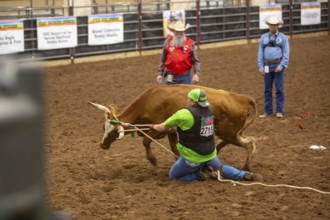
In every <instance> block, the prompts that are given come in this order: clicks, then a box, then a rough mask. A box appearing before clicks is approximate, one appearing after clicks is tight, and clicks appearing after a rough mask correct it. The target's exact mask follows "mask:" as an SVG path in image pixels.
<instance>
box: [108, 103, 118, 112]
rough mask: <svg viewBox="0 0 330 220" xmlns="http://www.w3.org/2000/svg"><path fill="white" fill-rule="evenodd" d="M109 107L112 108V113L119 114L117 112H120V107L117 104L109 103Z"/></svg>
mask: <svg viewBox="0 0 330 220" xmlns="http://www.w3.org/2000/svg"><path fill="white" fill-rule="evenodd" d="M109 109H110V110H111V113H112V114H113V115H117V113H118V107H117V106H116V105H115V104H110V105H109Z"/></svg>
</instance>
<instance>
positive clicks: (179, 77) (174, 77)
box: [164, 71, 192, 85]
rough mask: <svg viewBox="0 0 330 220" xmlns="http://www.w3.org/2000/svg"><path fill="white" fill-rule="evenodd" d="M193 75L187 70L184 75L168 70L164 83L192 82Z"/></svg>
mask: <svg viewBox="0 0 330 220" xmlns="http://www.w3.org/2000/svg"><path fill="white" fill-rule="evenodd" d="M169 77H170V78H172V80H169ZM191 81H192V77H191V74H190V72H189V71H188V72H186V73H184V74H182V75H175V74H173V73H171V72H168V71H167V72H166V73H165V76H164V84H166V85H171V84H191Z"/></svg>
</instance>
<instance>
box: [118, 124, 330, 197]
mask: <svg viewBox="0 0 330 220" xmlns="http://www.w3.org/2000/svg"><path fill="white" fill-rule="evenodd" d="M117 120H118V119H117ZM118 122H120V121H119V120H118ZM120 123H121V124H124V125H125V124H126V125H129V126H132V127H134V128H135V129H136V130H137V131H139V132H141V133H142V134H143V135H145V136H146V137H148V138H149V139H150V140H152V141H153V142H155V143H156V144H158V145H159V146H160V147H162V148H163V149H165V150H166V151H167V152H169V153H171V154H172V155H174V156H175V157H176V158H178V156H177V155H176V154H174V153H173V152H172V151H170V150H169V149H167V148H166V147H165V146H163V145H162V144H161V143H159V142H158V141H156V140H155V139H154V138H152V137H150V136H149V135H148V134H147V133H145V132H144V131H142V129H141V128H138V127H137V126H141V127H142V126H146V125H141V124H139V125H133V124H129V123H123V122H120ZM143 130H145V129H143ZM217 172H218V175H217V176H218V181H220V182H230V183H232V184H233V185H234V186H236V184H237V185H242V186H253V185H260V186H266V187H287V188H293V189H306V190H312V191H314V192H318V193H321V194H330V192H326V191H322V190H318V189H314V188H312V187H306V186H293V185H287V184H265V183H260V182H253V183H242V182H238V181H234V180H225V179H221V175H220V171H219V170H218V171H217Z"/></svg>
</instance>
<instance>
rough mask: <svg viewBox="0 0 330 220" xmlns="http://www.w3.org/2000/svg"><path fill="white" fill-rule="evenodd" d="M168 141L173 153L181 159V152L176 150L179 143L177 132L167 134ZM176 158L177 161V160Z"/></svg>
mask: <svg viewBox="0 0 330 220" xmlns="http://www.w3.org/2000/svg"><path fill="white" fill-rule="evenodd" d="M167 138H168V141H169V143H170V146H171V149H172V152H173V153H175V155H176V156H177V158H179V156H180V155H179V151H178V150H177V149H176V144H177V143H178V135H177V133H176V132H172V133H168V134H167ZM177 158H175V159H177Z"/></svg>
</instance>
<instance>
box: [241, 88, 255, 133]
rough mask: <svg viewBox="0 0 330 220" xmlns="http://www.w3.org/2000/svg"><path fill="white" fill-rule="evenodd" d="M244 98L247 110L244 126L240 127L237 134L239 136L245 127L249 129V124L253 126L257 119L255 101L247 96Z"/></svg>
mask: <svg viewBox="0 0 330 220" xmlns="http://www.w3.org/2000/svg"><path fill="white" fill-rule="evenodd" d="M244 96H245V97H246V98H247V99H248V105H249V107H248V108H247V111H246V120H245V123H244V126H243V127H242V129H241V130H240V132H239V133H240V134H241V135H242V133H243V131H244V130H245V129H246V128H247V127H249V126H250V125H251V124H253V123H254V122H255V120H256V119H257V115H258V109H257V103H256V101H255V100H254V99H253V98H252V97H251V96H248V95H244Z"/></svg>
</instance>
